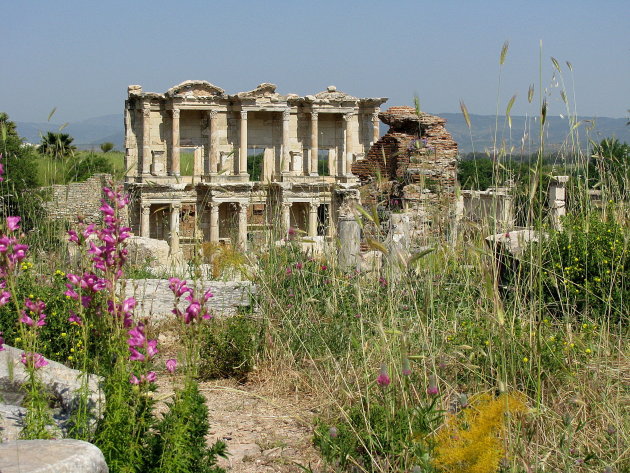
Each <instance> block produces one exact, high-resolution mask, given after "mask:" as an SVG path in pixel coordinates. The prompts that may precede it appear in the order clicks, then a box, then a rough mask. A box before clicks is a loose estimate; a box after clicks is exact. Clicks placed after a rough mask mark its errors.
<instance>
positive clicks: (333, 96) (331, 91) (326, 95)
mask: <svg viewBox="0 0 630 473" xmlns="http://www.w3.org/2000/svg"><path fill="white" fill-rule="evenodd" d="M315 99H316V101H319V100H327V101H329V102H348V101H355V100H359V99H358V98H357V97H353V96H352V95H348V94H346V93H345V92H341V91H339V90H337V87H335V86H334V85H330V86H328V88H327V89H326V90H324V91H322V92H320V93H318V94H315Z"/></svg>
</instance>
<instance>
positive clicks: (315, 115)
mask: <svg viewBox="0 0 630 473" xmlns="http://www.w3.org/2000/svg"><path fill="white" fill-rule="evenodd" d="M318 117H319V112H315V111H313V112H311V120H313V121H315V120H317V118H318Z"/></svg>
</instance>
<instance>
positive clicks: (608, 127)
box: [16, 113, 630, 153]
mask: <svg viewBox="0 0 630 473" xmlns="http://www.w3.org/2000/svg"><path fill="white" fill-rule="evenodd" d="M438 115H439V116H441V117H443V118H445V119H446V120H447V123H446V128H447V130H448V131H449V132H450V133H451V134H452V135H453V138H454V139H455V141H456V142H457V143H458V144H459V150H460V152H461V153H468V152H470V151H472V144H471V137H470V132H469V130H468V127H467V126H466V122H465V121H464V117H463V115H462V114H461V113H439V114H438ZM579 120H580V121H581V122H582V124H581V125H580V126H579V127H578V128H577V129H576V130H577V132H578V135H579V137H580V145H581V146H582V147H585V146H586V145H587V144H588V139H589V138H590V139H592V140H595V141H600V140H602V139H603V138H607V137H610V136H615V137H617V138H618V139H619V140H621V141H625V142H627V143H630V126H626V122H627V120H626V119H625V118H607V117H599V118H593V117H580V118H579ZM470 121H471V125H472V126H471V130H470V131H471V132H472V143H474V147H475V150H476V151H480V152H483V151H484V150H485V149H489V148H492V146H493V144H494V129H495V117H494V115H470ZM16 125H17V130H18V133H19V134H20V136H22V137H24V138H25V139H26V141H28V142H29V143H39V142H40V141H41V135H42V134H45V133H46V132H47V131H55V132H56V131H58V130H59V127H60V126H61V125H60V124H55V123H29V122H16ZM498 129H499V131H498V133H497V143H498V145H499V146H500V145H501V143H502V141H503V140H505V143H506V147H507V148H509V147H510V146H514V148H515V151H514V152H515V153H518V152H520V149H521V146H522V144H521V143H522V139H523V136H524V134H525V133H524V130H526V129H527V130H528V131H529V135H528V137H527V138H526V139H525V143H526V145H525V148H524V149H525V151H526V152H532V151H534V150H535V149H536V146H537V143H538V121H537V118H528V117H524V116H513V117H512V136H511V139H510V129H509V127H508V123H507V119H506V118H505V116H501V117H499V126H498ZM386 131H387V126H386V125H384V124H381V132H382V133H385V132H386ZM63 132H64V133H69V134H70V135H71V136H73V137H74V143H75V144H76V146H77V147H79V148H80V149H92V148H98V146H99V145H100V144H101V143H105V142H107V141H109V142H112V143H114V145H116V149H119V150H122V149H123V146H124V145H123V143H124V125H123V117H122V114H115V115H103V116H101V117H94V118H88V119H86V120H83V121H79V122H74V123H70V124H69V125H68V126H67V127H65V128H64V129H63ZM568 136H569V122H568V120H567V119H566V118H561V117H559V116H550V117H547V123H546V125H545V146H546V147H547V148H548V149H550V150H552V149H557V148H558V147H560V146H561V145H562V144H563V143H565V142H566V141H567V137H568Z"/></svg>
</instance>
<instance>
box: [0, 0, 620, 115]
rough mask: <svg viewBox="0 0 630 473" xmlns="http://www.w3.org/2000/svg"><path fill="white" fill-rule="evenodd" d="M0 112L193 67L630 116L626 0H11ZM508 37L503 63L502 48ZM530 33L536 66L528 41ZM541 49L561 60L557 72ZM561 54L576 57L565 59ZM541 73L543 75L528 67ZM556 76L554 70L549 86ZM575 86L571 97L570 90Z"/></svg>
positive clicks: (116, 104)
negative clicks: (542, 96)
mask: <svg viewBox="0 0 630 473" xmlns="http://www.w3.org/2000/svg"><path fill="white" fill-rule="evenodd" d="M1 11H2V14H1V15H0V34H1V35H2V45H3V48H2V50H3V51H2V56H1V61H0V64H1V66H0V111H6V112H8V113H9V115H10V116H11V118H12V119H14V120H18V121H46V118H47V116H48V113H49V112H50V111H51V109H52V108H53V107H57V112H56V114H55V117H54V118H53V121H55V122H60V121H76V120H81V119H84V118H89V117H95V116H99V115H106V114H110V113H122V108H123V101H124V99H125V96H126V90H127V85H129V84H140V85H142V86H143V87H144V90H146V91H155V92H163V91H165V90H166V89H168V88H169V87H171V86H172V85H174V84H177V83H179V82H181V81H184V80H187V79H204V80H208V81H210V82H212V83H214V84H216V85H219V86H220V87H223V88H224V89H226V90H227V92H229V93H235V92H240V91H244V90H251V89H253V88H254V87H255V86H256V85H258V84H259V83H261V82H273V83H275V84H277V85H278V91H279V92H281V93H290V92H291V93H297V94H309V93H316V92H319V91H321V90H324V89H325V87H326V86H327V85H331V84H334V85H336V86H337V88H338V89H340V90H343V91H345V92H348V93H350V94H352V95H355V96H359V97H389V102H388V103H387V104H385V106H391V105H405V104H409V105H410V104H412V102H413V96H414V94H418V96H419V98H420V103H421V107H422V109H423V110H425V111H428V112H431V113H440V112H458V111H459V101H460V100H463V101H464V102H465V103H466V105H467V107H468V109H469V111H470V113H479V114H494V113H495V111H496V108H497V91H498V83H499V77H500V79H501V86H500V90H499V101H498V102H499V113H500V114H504V112H505V108H506V105H507V103H508V101H509V99H510V97H511V96H512V95H514V94H517V100H516V103H515V105H514V107H513V109H512V114H525V113H529V114H535V113H537V112H536V107H535V106H534V105H530V104H528V102H527V90H528V87H529V85H530V84H534V85H535V88H536V101H537V100H538V91H539V84H540V83H542V89H543V90H545V89H546V90H547V93H548V94H549V99H548V100H549V103H550V109H551V113H555V114H559V113H565V110H564V104H563V103H562V102H561V99H560V93H559V91H560V90H561V89H562V81H564V84H565V87H566V89H567V94H568V96H569V98H570V100H571V109H572V110H573V108H574V107H576V108H577V112H578V113H579V114H580V115H595V116H611V117H624V116H627V109H629V108H630V41H629V38H630V36H628V31H629V30H628V25H629V24H630V14H628V11H629V9H628V2H627V1H625V0H624V1H622V0H619V1H614V0H601V1H590V2H587V1H581V0H573V1H564V0H553V1H550V0H546V1H538V0H529V1H510V0H503V1H498V0H497V1H495V0H487V1H472V0H468V1H450V0H440V1H432V2H427V1H405V0H399V1H395V2H394V1H385V0H381V1H371V0H364V1H341V0H338V1H328V0H322V1H316V0H312V1H310V2H304V1H299V0H293V1H280V0H277V1H274V0H267V1H264V2H263V1H227V0H224V1H210V0H208V1H184V0H182V1H179V2H174V1H162V0H126V1H121V0H108V1H99V2H97V1H88V0H81V1H75V0H57V1H50V0H23V1H5V2H3V3H2V4H1ZM506 40H508V41H509V42H510V47H509V52H508V55H507V58H506V61H505V64H504V67H503V69H502V71H501V75H499V61H498V58H499V52H500V50H501V46H502V44H503V42H504V41H506ZM541 40H542V44H543V50H542V69H541V68H539V54H540V47H539V43H540V41H541ZM550 56H554V57H555V58H557V59H558V61H559V62H560V64H561V65H562V66H563V69H562V77H559V75H558V74H556V80H555V81H554V79H553V73H554V69H553V65H552V63H551V61H550V59H549V58H550ZM565 61H570V62H571V63H572V65H573V72H570V71H569V70H568V68H567V66H566V65H565ZM539 72H540V75H541V76H542V82H541V81H540V80H539ZM556 83H557V85H556ZM573 97H575V100H574V99H573Z"/></svg>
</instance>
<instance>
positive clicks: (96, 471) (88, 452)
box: [0, 439, 109, 473]
mask: <svg viewBox="0 0 630 473" xmlns="http://www.w3.org/2000/svg"><path fill="white" fill-rule="evenodd" d="M0 471H1V472H2V473H108V472H109V468H108V467H107V463H105V457H104V456H103V453H102V452H101V451H100V450H99V449H98V447H96V446H95V445H92V444H91V443H88V442H83V441H81V440H72V439H64V440H18V441H14V442H7V443H0Z"/></svg>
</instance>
